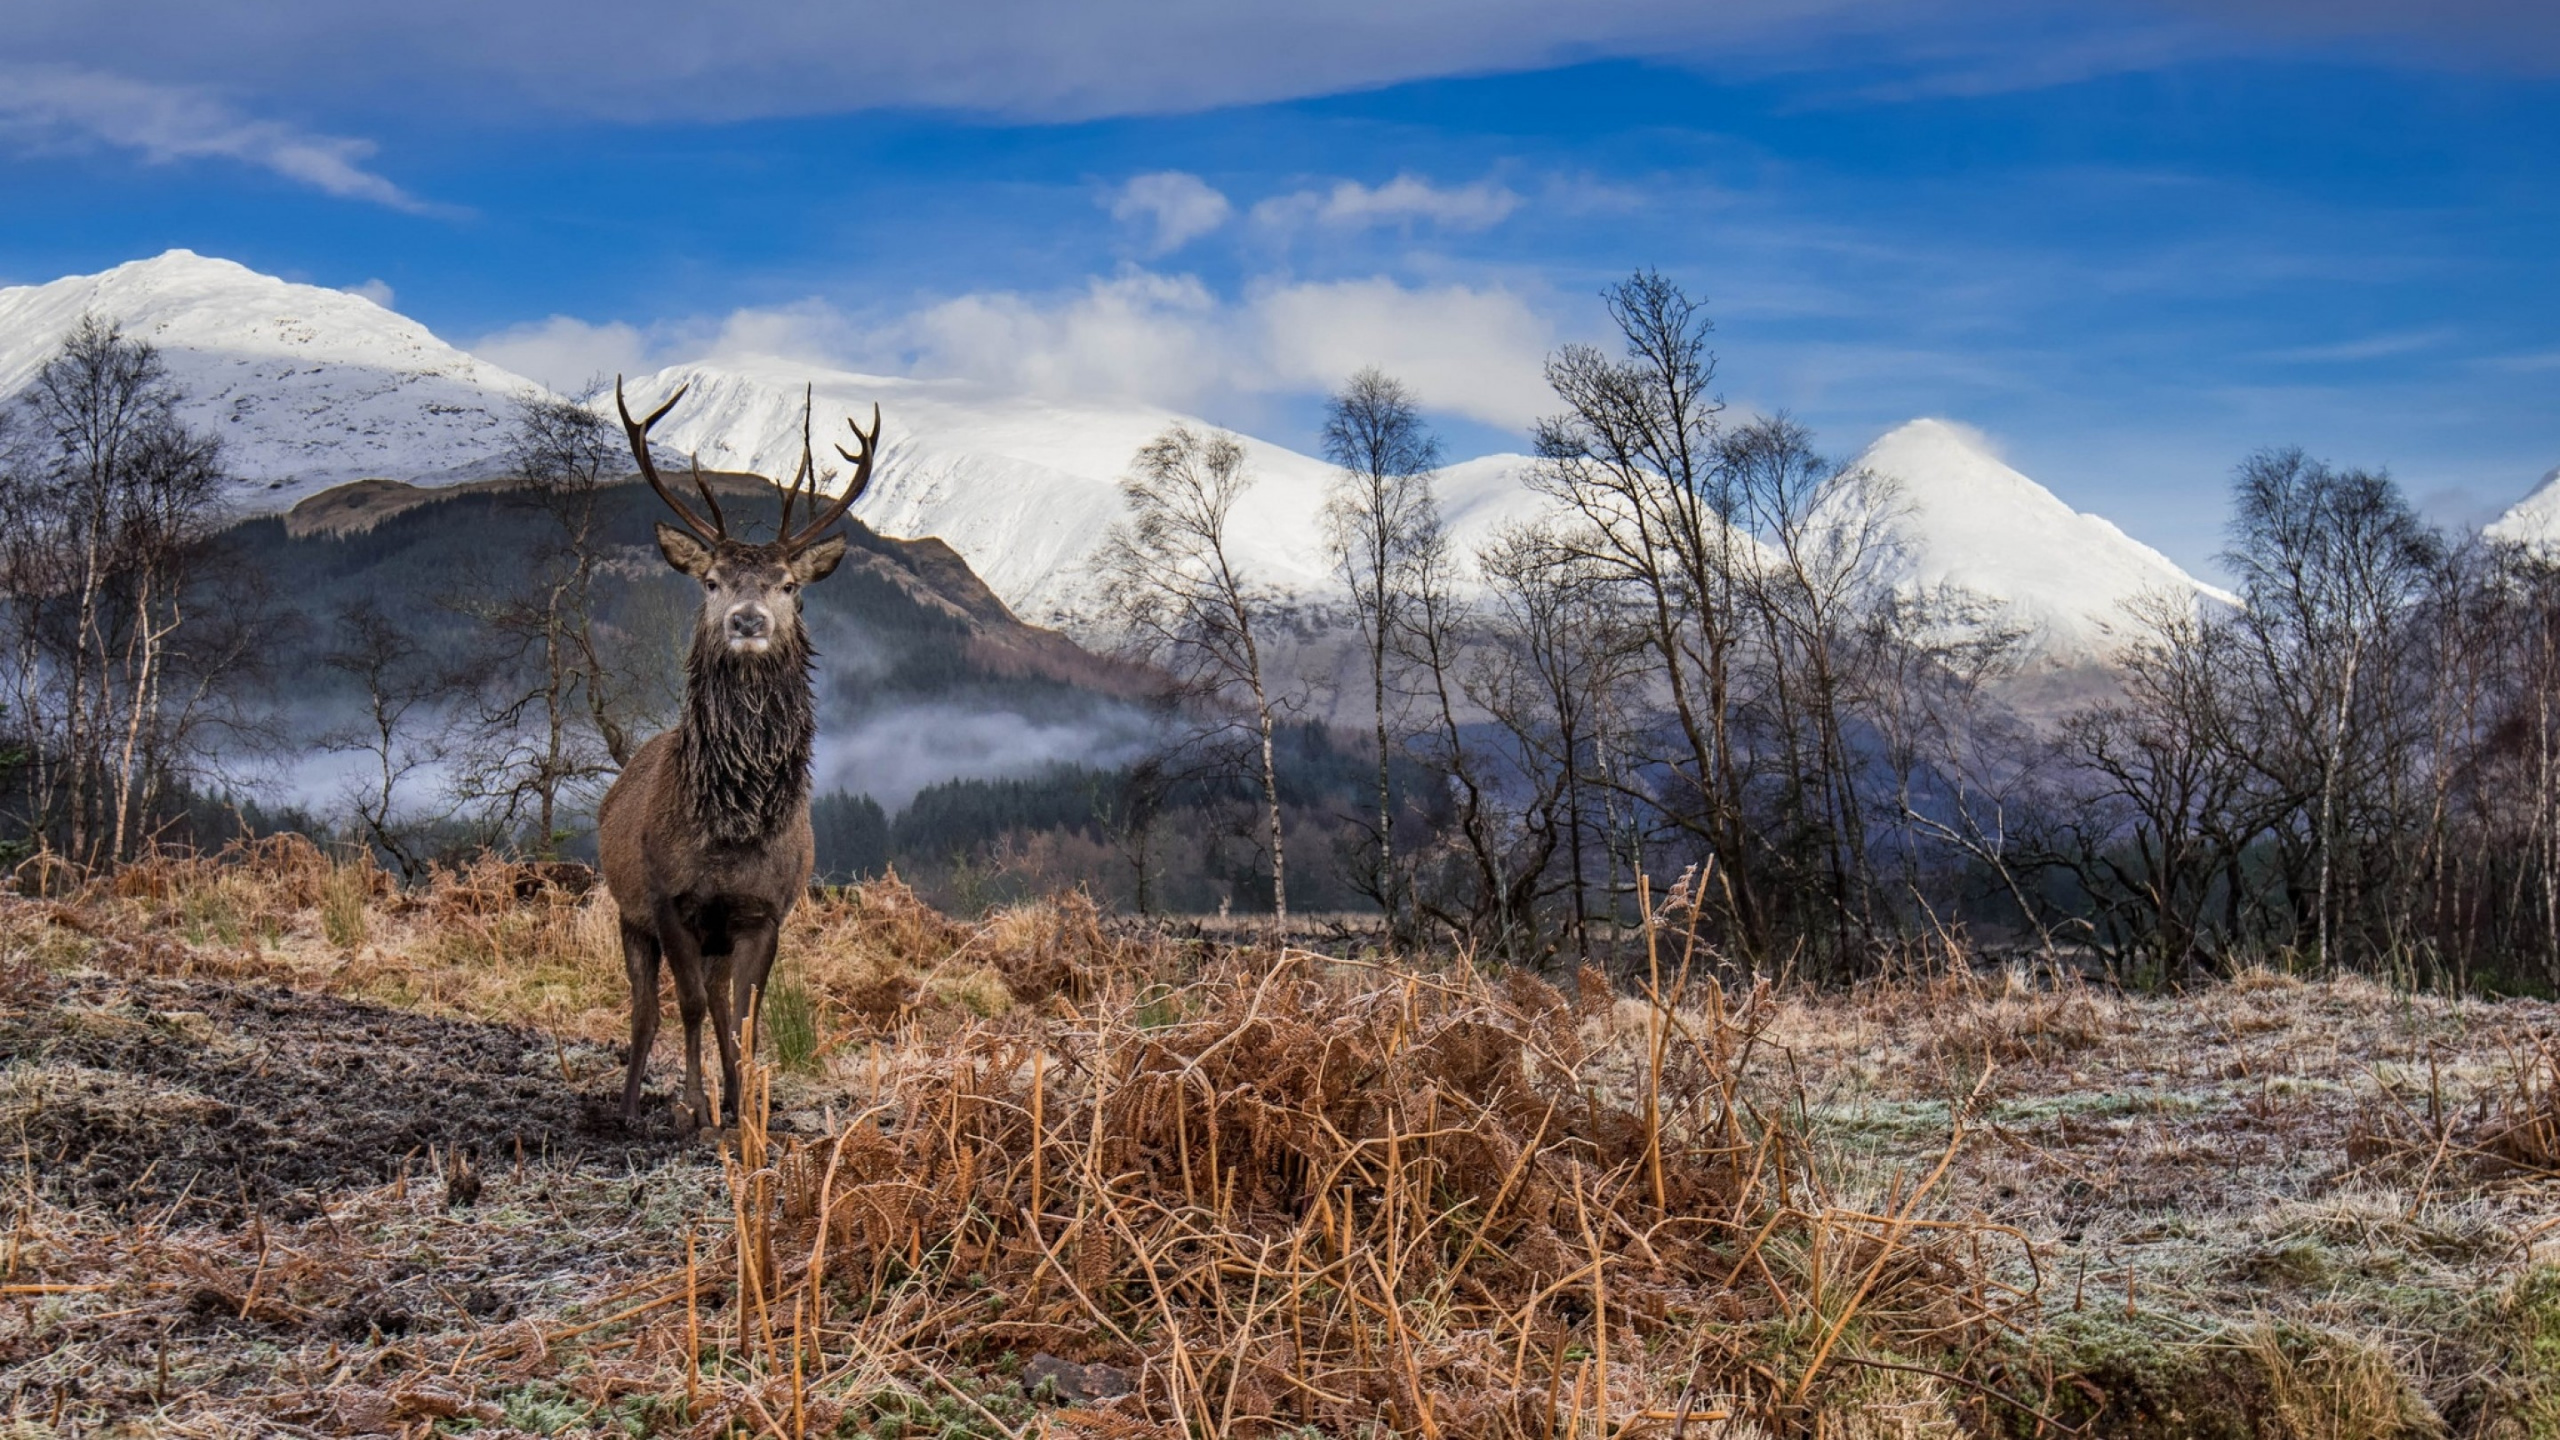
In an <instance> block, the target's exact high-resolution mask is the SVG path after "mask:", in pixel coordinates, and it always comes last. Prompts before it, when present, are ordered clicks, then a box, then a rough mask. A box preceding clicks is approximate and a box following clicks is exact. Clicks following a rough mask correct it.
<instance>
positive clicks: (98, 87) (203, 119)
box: [0, 66, 433, 211]
mask: <svg viewBox="0 0 2560 1440" xmlns="http://www.w3.org/2000/svg"><path fill="white" fill-rule="evenodd" d="M10 140H14V141H15V142H16V144H17V145H18V146H20V147H22V148H29V149H43V148H58V147H62V146H68V145H78V144H82V143H90V144H106V145H111V146H114V147H116V148H118V149H122V150H130V151H133V152H135V153H137V154H139V155H141V156H142V157H143V158H144V159H145V160H147V161H150V162H152V163H155V164H171V163H175V162H178V161H182V160H198V159H222V160H232V161H237V162H239V163H241V164H244V165H254V166H256V167H258V168H259V169H262V170H268V171H272V172H273V173H275V174H277V175H281V176H283V177H285V178H286V179H288V180H292V181H295V182H296V183H299V184H303V185H309V186H311V187H313V188H315V189H318V190H321V191H325V192H326V193H328V194H331V195H336V196H340V197H342V198H345V199H349V200H364V201H370V202H371V203H373V204H376V205H388V206H391V207H392V208H394V209H397V210H409V211H426V210H429V209H431V208H433V207H431V206H429V205H427V204H426V203H425V202H424V201H421V200H419V199H418V198H417V197H415V196H413V195H411V194H409V192H408V191H406V190H403V189H401V188H400V187H399V186H398V185H396V184H394V183H392V182H391V181H390V180H387V179H385V178H383V177H382V176H380V175H378V174H375V173H374V172H373V171H371V170H369V169H367V168H365V162H366V161H367V160H370V159H371V158H372V156H373V153H374V149H375V146H374V144H373V142H372V141H370V140H360V139H355V138H352V137H348V136H343V135H324V134H318V133H315V132H312V131H306V130H302V129H299V128H296V127H295V126H292V125H288V124H286V123H284V122H282V121H279V120H262V119H258V118H255V117H253V116H248V115H244V114H242V113H240V112H239V111H238V110H236V109H234V108H233V107H232V106H230V105H229V104H227V103H225V102H224V101H222V100H219V99H216V98H214V97H213V96H211V95H209V94H207V93H205V92H203V91H200V90H195V89H191V88H187V87H182V86H172V85H157V84H152V83H150V82H148V81H142V80H134V79H129V78H127V77H125V76H121V75H114V74H109V73H107V72H105V71H100V70H86V69H77V68H72V67H62V66H0V141H10Z"/></svg>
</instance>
